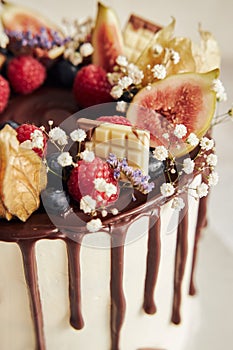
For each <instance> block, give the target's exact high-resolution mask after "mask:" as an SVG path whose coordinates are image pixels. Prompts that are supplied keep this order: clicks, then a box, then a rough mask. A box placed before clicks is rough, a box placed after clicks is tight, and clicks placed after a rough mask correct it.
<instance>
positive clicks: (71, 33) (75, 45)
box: [63, 18, 94, 66]
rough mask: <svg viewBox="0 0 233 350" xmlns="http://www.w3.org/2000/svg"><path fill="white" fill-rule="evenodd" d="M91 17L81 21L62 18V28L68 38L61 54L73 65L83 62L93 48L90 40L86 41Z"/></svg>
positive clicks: (91, 26)
mask: <svg viewBox="0 0 233 350" xmlns="http://www.w3.org/2000/svg"><path fill="white" fill-rule="evenodd" d="M93 24H94V23H93V20H92V19H91V18H87V19H84V20H82V21H76V20H75V21H70V20H67V19H64V20H63V30H64V32H65V33H66V35H67V37H68V38H69V40H68V41H67V43H66V44H65V50H64V53H63V56H64V58H65V59H67V60H69V61H70V62H71V63H72V64H73V65H74V66H77V65H79V64H80V63H82V62H83V59H84V58H85V57H88V56H90V55H92V53H93V52H94V48H93V46H92V44H91V43H90V42H86V39H87V37H88V36H89V35H90V33H91V31H92V28H93Z"/></svg>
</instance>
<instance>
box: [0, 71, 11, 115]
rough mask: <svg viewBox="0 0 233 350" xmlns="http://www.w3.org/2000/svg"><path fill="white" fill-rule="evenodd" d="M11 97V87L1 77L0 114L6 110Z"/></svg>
mask: <svg viewBox="0 0 233 350" xmlns="http://www.w3.org/2000/svg"><path fill="white" fill-rule="evenodd" d="M9 96H10V87H9V83H8V81H7V80H6V79H4V78H3V77H2V76H1V75H0V113H1V112H2V111H3V110H4V109H5V108H6V106H7V103H8V100H9Z"/></svg>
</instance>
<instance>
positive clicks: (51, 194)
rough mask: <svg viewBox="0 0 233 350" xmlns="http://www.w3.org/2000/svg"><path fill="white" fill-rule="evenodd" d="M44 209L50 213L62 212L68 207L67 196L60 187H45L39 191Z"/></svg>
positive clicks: (59, 213)
mask: <svg viewBox="0 0 233 350" xmlns="http://www.w3.org/2000/svg"><path fill="white" fill-rule="evenodd" d="M41 198H42V201H43V205H44V208H45V210H46V211H47V212H48V213H50V214H58V215H61V214H64V213H65V212H67V211H68V210H69V208H70V204H69V197H68V195H67V194H66V193H65V192H64V191H63V190H61V189H59V190H58V189H56V188H53V187H49V188H46V189H45V190H44V191H43V192H42V193H41Z"/></svg>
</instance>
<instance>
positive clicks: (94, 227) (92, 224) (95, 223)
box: [86, 219, 103, 232]
mask: <svg viewBox="0 0 233 350" xmlns="http://www.w3.org/2000/svg"><path fill="white" fill-rule="evenodd" d="M102 226H103V225H102V221H101V220H100V219H92V220H91V221H89V222H88V223H87V225H86V227H87V230H88V231H89V232H97V231H99V230H100V229H101V227H102Z"/></svg>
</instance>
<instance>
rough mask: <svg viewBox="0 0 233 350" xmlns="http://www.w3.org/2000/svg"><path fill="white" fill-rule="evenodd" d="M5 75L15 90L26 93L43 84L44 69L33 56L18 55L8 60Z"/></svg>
mask: <svg viewBox="0 0 233 350" xmlns="http://www.w3.org/2000/svg"><path fill="white" fill-rule="evenodd" d="M7 76H8V78H9V80H10V83H11V86H12V87H13V89H14V90H15V92H18V93H20V94H24V95H26V94H30V93H31V92H33V91H34V90H36V89H37V88H38V87H40V86H41V85H42V84H43V82H44V81H45V78H46V70H45V67H44V66H43V65H42V64H41V63H40V62H38V61H37V60H36V59H35V58H33V57H31V56H19V57H15V58H13V59H12V60H11V61H10V63H9V65H8V68H7Z"/></svg>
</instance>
